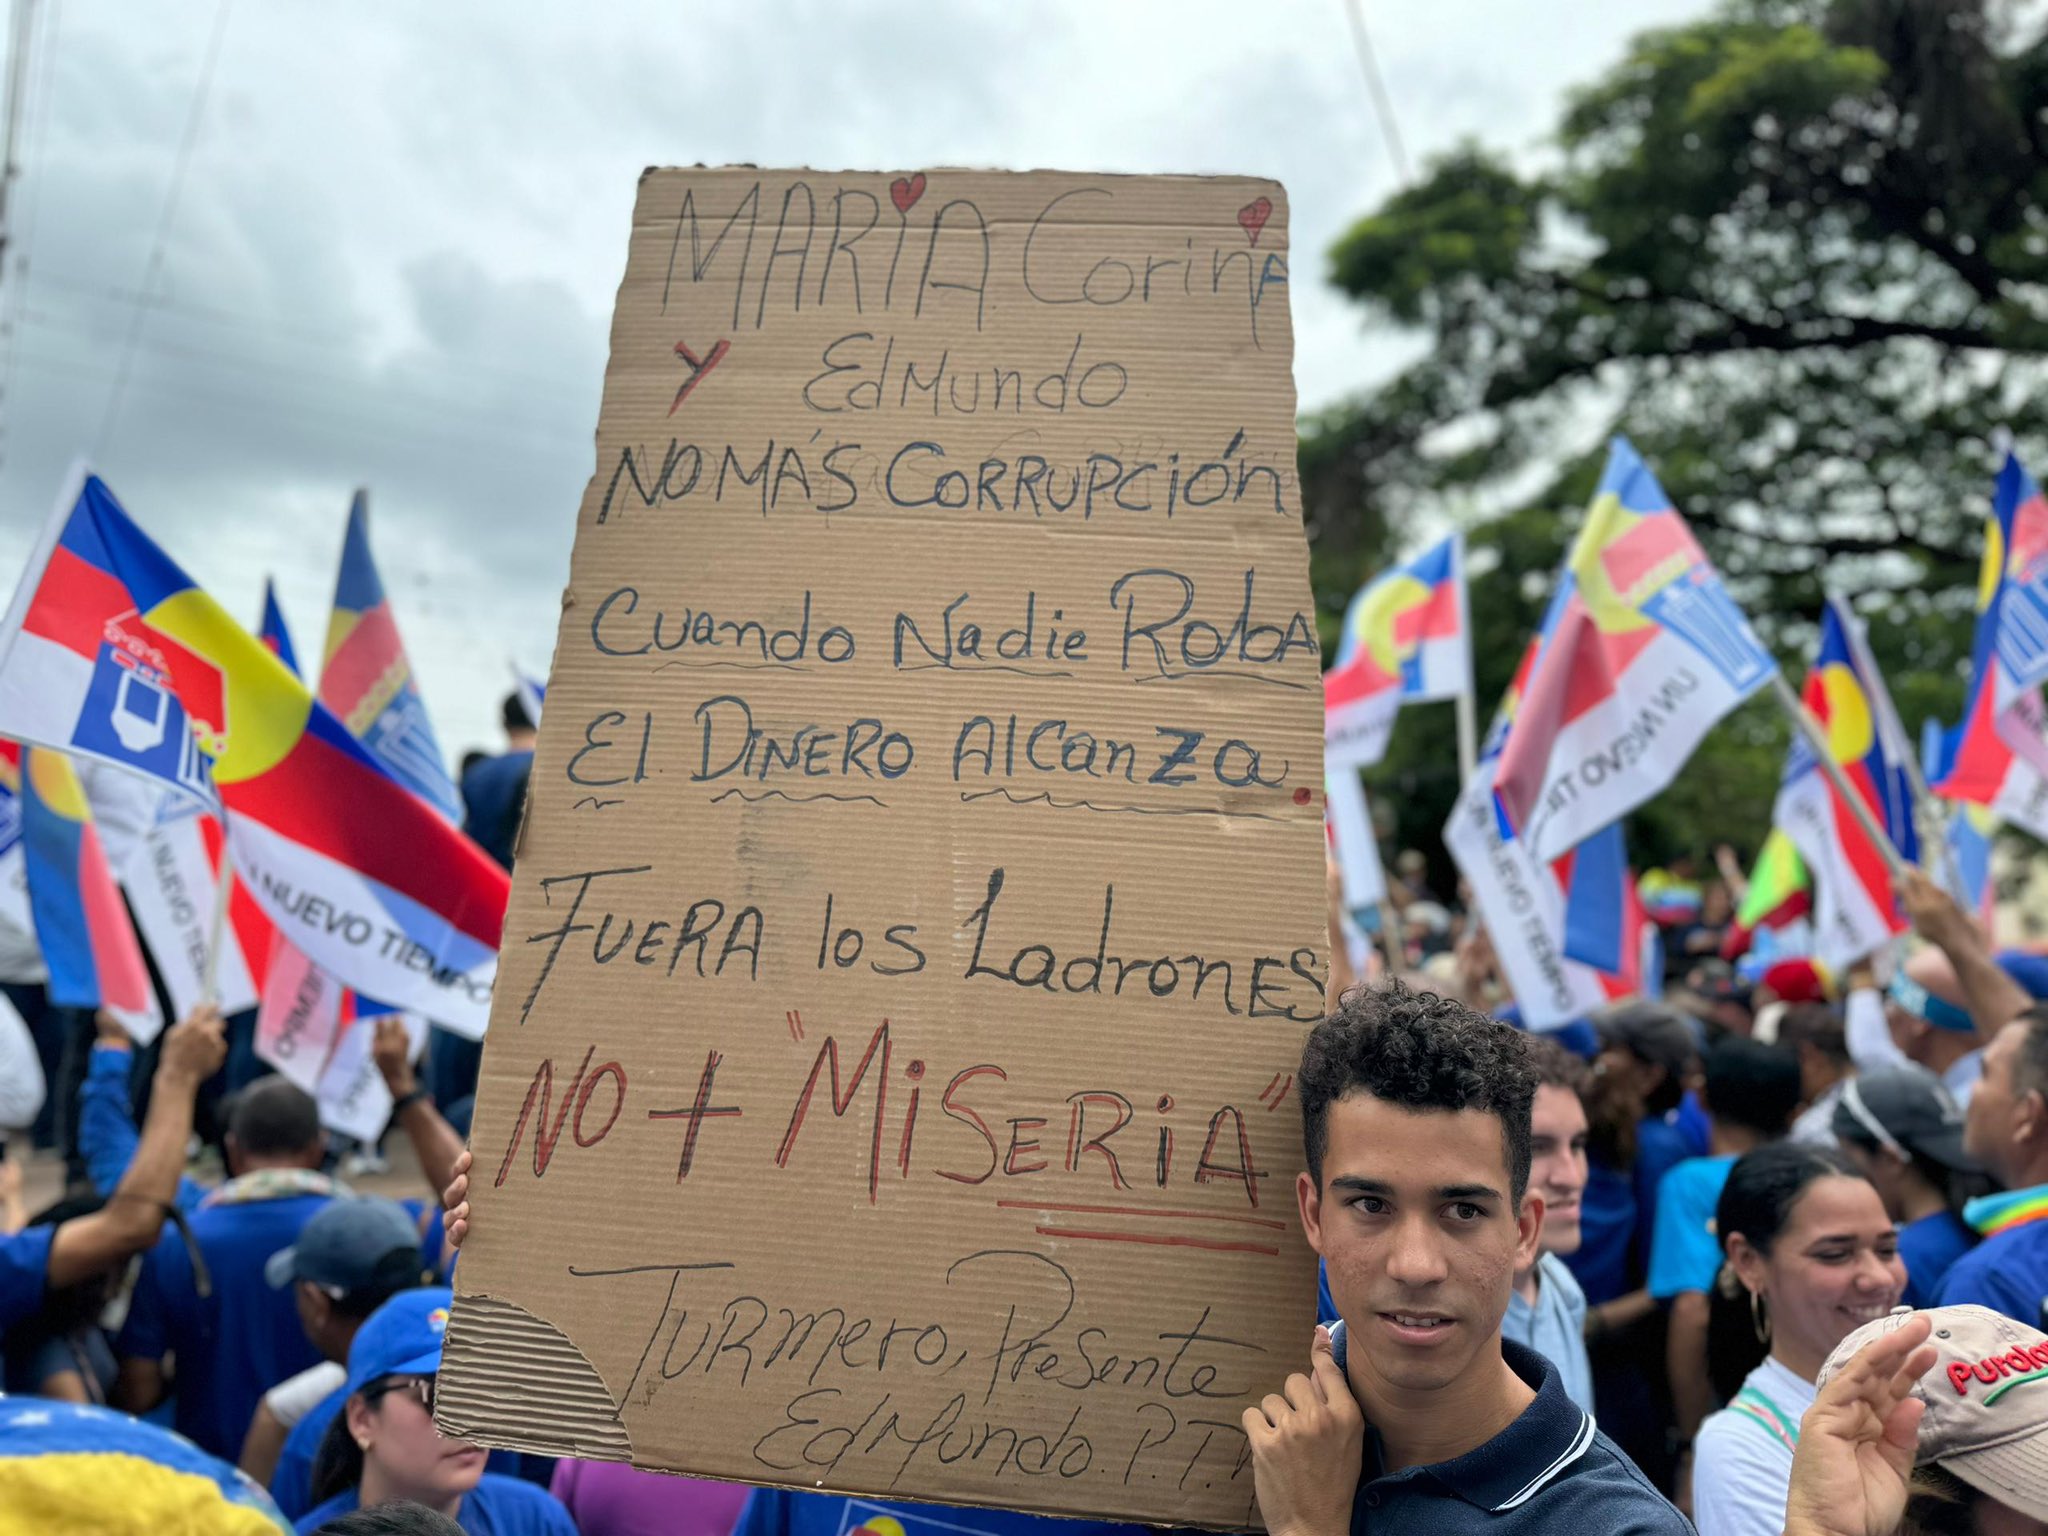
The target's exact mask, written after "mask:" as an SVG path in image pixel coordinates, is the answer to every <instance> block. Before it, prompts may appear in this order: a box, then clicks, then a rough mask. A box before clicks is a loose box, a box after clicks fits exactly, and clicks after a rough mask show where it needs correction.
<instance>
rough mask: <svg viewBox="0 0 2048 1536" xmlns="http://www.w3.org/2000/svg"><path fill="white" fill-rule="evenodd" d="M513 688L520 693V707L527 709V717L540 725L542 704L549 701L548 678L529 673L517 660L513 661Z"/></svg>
mask: <svg viewBox="0 0 2048 1536" xmlns="http://www.w3.org/2000/svg"><path fill="white" fill-rule="evenodd" d="M512 689H513V692H515V693H517V694H518V695H519V707H520V708H521V709H523V710H525V711H526V718H527V719H529V720H531V721H532V722H533V723H534V724H535V725H536V726H537V725H539V724H540V710H541V706H542V705H543V704H545V703H547V701H548V685H547V682H546V680H545V679H543V678H538V677H534V676H532V675H531V674H529V673H527V672H526V671H524V670H523V669H522V668H521V667H520V665H519V663H518V662H516V661H515V662H513V663H512Z"/></svg>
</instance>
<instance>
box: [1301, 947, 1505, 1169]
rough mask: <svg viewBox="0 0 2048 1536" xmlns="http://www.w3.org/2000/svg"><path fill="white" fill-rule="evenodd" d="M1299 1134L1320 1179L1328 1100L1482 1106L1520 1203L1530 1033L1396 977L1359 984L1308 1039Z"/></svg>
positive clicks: (1425, 1106)
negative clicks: (1362, 1096)
mask: <svg viewBox="0 0 2048 1536" xmlns="http://www.w3.org/2000/svg"><path fill="white" fill-rule="evenodd" d="M1296 1081H1297V1082H1298V1083H1299V1084H1300V1091H1301V1116H1302V1126H1301V1135H1302V1143H1303V1151H1304V1152H1305V1153H1306V1154H1307V1157H1308V1171H1309V1177H1310V1178H1312V1179H1314V1180H1315V1181H1316V1187H1317V1188H1319V1189H1320V1188H1321V1187H1322V1182H1323V1153H1324V1151H1325V1150H1326V1149H1327V1148H1328V1146H1329V1111H1330V1106H1331V1105H1332V1104H1333V1103H1335V1102H1336V1101H1337V1100H1338V1099H1341V1098H1343V1097H1344V1096H1345V1095H1346V1094H1349V1093H1353V1092H1364V1093H1369V1094H1371V1095H1372V1096H1373V1097H1374V1098H1376V1099H1379V1100H1380V1101H1382V1102H1383V1103H1387V1104H1396V1105H1399V1106H1400V1107H1401V1108H1403V1109H1443V1110H1453V1111H1455V1110H1461V1109H1477V1110H1481V1111H1483V1112H1484V1113H1486V1114H1489V1115H1494V1116H1497V1117H1498V1118H1499V1120H1500V1123H1501V1139H1502V1141H1503V1143H1504V1144H1505V1147H1506V1150H1507V1163H1508V1182H1509V1188H1510V1193H1511V1196H1512V1198H1513V1199H1514V1201H1515V1203H1516V1204H1517V1205H1519V1204H1520V1203H1521V1200H1522V1195H1523V1192H1524V1191H1525V1190H1527V1189H1528V1187H1529V1110H1530V1106H1531V1105H1532V1104H1533V1103H1534V1102H1535V1099H1536V1082H1537V1072H1536V1068H1535V1066H1534V1064H1533V1063H1532V1062H1531V1060H1530V1053H1529V1037H1528V1036H1527V1035H1525V1034H1523V1033H1522V1032H1521V1031H1520V1030H1518V1029H1516V1028H1514V1026H1512V1025H1509V1024H1502V1023H1500V1022H1499V1021H1497V1020H1494V1019H1489V1018H1487V1017H1485V1016H1484V1015H1483V1014H1477V1013H1474V1012H1473V1011H1472V1010H1471V1009H1469V1008H1467V1007H1466V1006H1465V1005H1464V1004H1463V1003H1458V1002H1453V1001H1452V1000H1451V999H1449V998H1445V997H1438V996H1437V995H1436V994H1435V993H1434V992H1412V991H1410V990H1409V989H1408V988H1407V987H1405V986H1403V985H1402V984H1401V983H1400V982H1398V981H1389V982H1386V983H1383V984H1381V985H1379V986H1377V987H1354V988H1352V990H1351V991H1349V992H1347V993H1345V995H1344V997H1343V998H1342V999H1341V1000H1340V1001H1339V1003H1338V1005H1337V1011H1336V1012H1335V1013H1333V1014H1331V1015H1330V1016H1329V1017H1328V1018H1326V1019H1324V1020H1323V1021H1322V1022H1321V1023H1320V1024H1318V1025H1316V1027H1315V1028H1314V1029H1313V1030H1311V1031H1310V1032H1309V1037H1308V1043H1307V1044H1306V1045H1304V1046H1303V1047H1302V1051H1301V1070H1300V1072H1299V1073H1298V1074H1297V1075H1296Z"/></svg>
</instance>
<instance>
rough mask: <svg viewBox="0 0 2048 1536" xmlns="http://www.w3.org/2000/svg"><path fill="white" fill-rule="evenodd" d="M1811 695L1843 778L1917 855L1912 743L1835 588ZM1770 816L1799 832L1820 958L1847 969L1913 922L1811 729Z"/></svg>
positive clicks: (1797, 744) (1898, 842)
mask: <svg viewBox="0 0 2048 1536" xmlns="http://www.w3.org/2000/svg"><path fill="white" fill-rule="evenodd" d="M1802 697H1803V699H1804V702H1805V704H1806V708H1807V711H1808V712H1809V713H1810V714H1811V715H1812V716H1813V717H1814V719H1815V720H1817V721H1818V722H1819V723H1820V725H1821V727H1822V728H1823V729H1824V731H1825V732H1826V734H1827V741H1828V752H1829V755H1830V756H1832V757H1833V758H1834V760H1835V762H1836V763H1837V764H1838V765H1839V766H1840V768H1841V770H1842V777H1843V778H1844V779H1846V780H1847V781H1848V782H1849V785H1850V787H1851V788H1853V789H1854V790H1855V792H1856V796H1857V798H1858V799H1860V800H1861V801H1862V802H1863V804H1864V806H1865V807H1866V808H1867V809H1868V810H1869V812H1870V814H1871V817H1872V819H1873V820H1875V821H1876V823H1877V824H1878V826H1880V827H1881V828H1883V830H1884V833H1885V835H1886V837H1888V838H1889V839H1890V840H1891V844H1892V846H1893V847H1894V848H1896V849H1897V850H1898V852H1899V856H1900V857H1901V858H1903V859H1906V860H1908V861H1909V862H1910V861H1912V860H1914V859H1916V858H1917V857H1918V856H1919V852H1920V841H1919V835H1918V833H1917V832H1916V831H1915V829H1914V825H1913V788H1912V782H1911V780H1910V779H1908V777H1907V768H1906V760H1905V753H1906V752H1907V751H1909V750H1911V749H1910V747H1909V746H1908V745H1907V744H1906V742H1905V740H1904V736H1905V733H1904V731H1903V730H1902V729H1901V728H1900V727H1899V725H1898V724H1897V721H1898V714H1897V712H1896V711H1895V710H1894V709H1893V707H1892V702H1891V696H1890V694H1889V693H1887V692H1886V690H1885V686H1884V679H1883V678H1882V677H1881V676H1879V675H1878V672H1877V666H1876V663H1875V662H1874V661H1873V660H1872V659H1871V656H1870V648H1869V646H1868V645H1867V644H1866V643H1864V641H1863V634H1862V626H1861V622H1860V621H1859V620H1858V619H1857V617H1856V615H1855V614H1854V613H1852V612H1851V611H1850V610H1849V607H1848V605H1847V604H1846V603H1844V602H1843V601H1842V600H1841V599H1840V598H1836V597H1830V598H1829V599H1828V601H1827V607H1826V609H1825V611H1824V612H1823V614H1822V617H1821V632H1820V650H1819V652H1818V654H1817V655H1816V656H1815V658H1814V663H1813V668H1812V670H1811V671H1809V672H1808V673H1807V674H1806V686H1805V689H1804V692H1803V695H1802ZM1771 819H1772V821H1773V822H1774V823H1775V825H1776V826H1778V827H1779V828H1781V829H1782V830H1783V831H1784V833H1785V835H1786V836H1787V837H1789V838H1790V839H1791V840H1792V845H1793V846H1794V847H1795V848H1797V849H1798V850H1799V857H1800V858H1801V860H1803V861H1804V863H1805V865H1806V868H1807V871H1808V873H1809V874H1810V875H1811V877H1812V880H1813V885H1814V910H1813V919H1814V955H1815V958H1817V959H1818V960H1819V961H1820V962H1821V964H1823V965H1824V966H1826V967H1827V968H1828V969H1829V970H1830V971H1833V972H1835V973H1836V974H1840V973H1841V972H1843V971H1845V970H1847V969H1848V968H1849V967H1850V966H1851V965H1853V964H1855V963H1856V962H1857V961H1859V960H1861V959H1863V958H1864V957H1866V956H1868V955H1871V954H1873V953H1875V952H1876V951H1877V950H1879V949H1881V948H1883V947H1884V946H1885V945H1886V943H1888V942H1889V941H1890V939H1891V938H1892V936H1893V935H1894V934H1899V933H1903V932H1904V931H1905V929H1906V919H1905V916H1904V914H1903V913H1901V912H1900V911H1899V908H1898V902H1897V899H1896V898H1895V897H1894V896H1893V894H1892V881H1891V871H1890V868H1889V866H1888V865H1887V863H1886V861H1885V857H1884V855H1883V853H1882V852H1880V851H1879V849H1878V848H1877V846H1876V845H1875V844H1873V843H1872V842H1871V840H1870V838H1869V837H1868V836H1867V835H1866V834H1865V833H1864V831H1863V828H1862V826H1861V825H1860V824H1859V823H1858V821H1857V819H1856V817H1855V816H1854V814H1853V813H1852V812H1851V810H1850V808H1849V806H1848V805H1847V804H1846V803H1845V802H1844V801H1843V799H1842V796H1841V794H1840V792H1839V791H1837V790H1836V789H1835V787H1834V786H1833V784H1832V783H1830V782H1829V780H1828V777H1827V775H1826V773H1824V772H1823V771H1822V769H1821V766H1820V763H1819V761H1818V759H1816V758H1815V756H1814V754H1813V751H1812V749H1811V748H1809V747H1808V746H1807V744H1806V740H1805V738H1804V737H1803V736H1799V735H1794V737H1793V738H1792V750H1791V756H1790V757H1789V759H1788V760H1787V762H1786V764H1785V776H1784V778H1783V779H1782V780H1781V781H1780V783H1779V786H1778V800H1777V804H1776V806H1775V807H1774V808H1773V810H1772V814H1771Z"/></svg>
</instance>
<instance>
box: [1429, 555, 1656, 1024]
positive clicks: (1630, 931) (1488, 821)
mask: <svg viewBox="0 0 2048 1536" xmlns="http://www.w3.org/2000/svg"><path fill="white" fill-rule="evenodd" d="M1562 585H1563V583H1562V580H1561V579H1560V589H1561V588H1562ZM1553 606H1554V605H1553ZM1538 647H1539V639H1538V638H1532V639H1531V640H1530V641H1529V644H1528V647H1527V649H1526V650H1524V651H1523V653H1522V663H1521V666H1520V667H1519V668H1517V669H1516V673H1515V680H1514V681H1513V682H1512V683H1511V684H1509V686H1508V692H1507V696H1506V698H1504V699H1503V700H1502V701H1501V706H1500V710H1499V712H1498V713H1497V714H1496V716H1495V717H1494V721H1493V724H1492V726H1491V727H1490V728H1489V729H1488V731H1487V734H1486V742H1485V745H1484V746H1483V747H1482V748H1481V751H1480V757H1479V764H1478V767H1477V768H1476V769H1475V770H1474V772H1473V774H1472V777H1471V779H1470V780H1469V781H1467V783H1466V785H1465V788H1464V792H1463V793H1462V794H1460V795H1459V797H1458V803H1457V805H1456V806H1455V807H1454V808H1453V810H1452V812H1451V819H1450V820H1449V822H1447V823H1446V824H1445V826H1444V846H1445V847H1446V848H1448V849H1449V850H1450V853H1451V857H1452V858H1453V859H1455V860H1456V861H1457V865H1458V869H1459V871H1460V872H1461V873H1462V874H1463V875H1464V876H1465V879H1466V881H1467V883H1468V884H1470V886H1471V887H1472V899H1473V900H1474V901H1475V902H1476V903H1477V904H1478V907H1479V911H1480V915H1481V917H1483V918H1484V919H1485V923H1486V933H1487V938H1488V940H1489V941H1490V942H1491V943H1492V946H1493V951H1494V957H1495V959H1496V961H1497V962H1498V963H1499V965H1500V969H1501V974H1502V975H1503V976H1504V977H1505V978H1506V979H1507V984H1508V989H1509V990H1510V991H1511V992H1513V993H1514V996H1515V1001H1516V1003H1517V1004H1518V1005H1519V1006H1520V1008H1521V1010H1522V1021H1523V1022H1524V1023H1525V1024H1527V1025H1528V1026H1529V1027H1530V1028H1532V1029H1549V1028H1555V1027H1557V1026H1559V1025H1563V1024H1569V1023H1571V1022H1572V1021H1573V1020H1574V1019H1582V1018H1584V1017H1585V1016H1586V1015H1588V1014H1590V1013H1593V1012H1595V1011H1597V1010H1598V1009H1600V1008H1602V1007H1604V1006H1606V1005H1607V1004H1608V1003H1610V1002H1613V1001H1614V1000H1616V999H1617V998H1621V997H1626V996H1628V995H1629V994H1631V993H1632V992H1635V991H1636V990H1638V988H1637V987H1636V986H1635V985H1632V984H1631V983H1630V980H1629V977H1628V974H1627V973H1628V971H1629V968H1630V961H1631V959H1632V958H1633V959H1635V963H1636V967H1637V971H1638V973H1639V979H1640V980H1641V982H1642V984H1643V985H1644V986H1648V985H1650V984H1651V983H1652V979H1653V978H1657V979H1661V974H1662V971H1661V966H1660V965H1659V964H1658V963H1656V962H1655V961H1653V960H1649V959H1647V956H1648V955H1649V951H1648V948H1647V946H1648V945H1649V944H1650V943H1651V942H1653V935H1651V934H1648V933H1644V932H1643V931H1642V930H1645V929H1651V928H1653V927H1654V925H1652V924H1649V923H1647V922H1645V921H1644V920H1643V918H1642V913H1641V905H1640V903H1639V902H1637V901H1634V900H1632V899H1631V897H1630V895H1629V894H1628V893H1627V891H1626V890H1622V889H1618V884H1619V882H1617V881H1616V880H1615V879H1613V878H1612V873H1613V871H1614V870H1616V869H1619V870H1622V871H1623V872H1624V875H1625V871H1626V864H1627V860H1626V858H1625V856H1624V855H1623V854H1622V852H1621V850H1620V838H1621V832H1620V824H1619V823H1615V824H1614V827H1613V830H1612V832H1611V833H1605V832H1603V834H1602V836H1603V837H1608V838H1610V839H1611V842H1612V848H1611V850H1610V849H1609V848H1607V847H1600V848H1596V849H1595V851H1594V858H1593V859H1592V860H1591V861H1589V862H1588V864H1587V865H1586V867H1585V868H1584V870H1582V871H1580V870H1578V868H1577V860H1575V859H1574V858H1573V857H1572V856H1571V855H1570V854H1567V856H1566V857H1565V858H1562V859H1552V860H1544V859H1538V858H1536V857H1535V856H1534V855H1532V854H1531V853H1530V852H1529V847H1528V845H1527V844H1526V843H1524V842H1523V841H1522V840H1521V839H1519V838H1517V837H1516V836H1515V835H1514V834H1513V833H1512V832H1511V831H1510V830H1509V829H1508V828H1507V827H1506V826H1504V825H1503V824H1502V821H1501V817H1500V814H1499V811H1498V808H1497V807H1496V805H1495V803H1494V791H1493V784H1494V776H1495V773H1496V771H1497V769H1498V767H1499V762H1500V750H1501V744H1502V743H1503V742H1504V741H1505V740H1506V739H1507V737H1508V733H1509V731H1510V729H1511V727H1512V725H1513V722H1514V718H1515V712H1516V709H1517V707H1518V705H1519V703H1520V700H1521V696H1522V695H1521V690H1522V688H1523V686H1524V685H1525V684H1526V683H1527V681H1528V678H1529V673H1530V670H1531V669H1532V668H1533V667H1534V665H1535V662H1536V656H1537V651H1538ZM1610 855H1611V856H1610ZM1575 872H1576V873H1579V874H1582V875H1583V877H1584V878H1583V880H1575V879H1573V878H1572V877H1573V876H1574V874H1575ZM1628 885H1629V888H1631V889H1632V887H1633V882H1632V881H1631V882H1628ZM1574 892H1576V894H1577V906H1578V912H1577V923H1576V932H1575V933H1574V934H1571V935H1570V937H1571V938H1573V939H1575V940H1576V945H1575V947H1577V948H1579V949H1581V950H1583V951H1584V952H1586V953H1590V954H1593V955H1595V956H1596V958H1597V959H1598V960H1601V961H1607V962H1610V963H1612V964H1613V965H1615V967H1616V971H1615V972H1613V973H1610V972H1606V971H1603V970H1600V969H1598V968H1597V966H1596V965H1592V964H1588V963H1586V962H1585V961H1584V960H1582V959H1578V958H1575V957H1574V956H1573V955H1572V954H1570V953H1569V952H1568V951H1567V943H1568V929H1570V928H1571V927H1572V926H1573V925H1572V924H1571V923H1570V921H1569V918H1570V912H1569V908H1570V907H1571V905H1572V901H1571V898H1572V896H1573V894H1574ZM1637 957H1645V958H1637Z"/></svg>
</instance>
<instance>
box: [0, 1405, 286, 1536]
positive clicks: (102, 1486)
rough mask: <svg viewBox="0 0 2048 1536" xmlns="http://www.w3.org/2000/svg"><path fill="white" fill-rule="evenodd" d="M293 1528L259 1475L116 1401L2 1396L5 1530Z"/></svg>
mask: <svg viewBox="0 0 2048 1536" xmlns="http://www.w3.org/2000/svg"><path fill="white" fill-rule="evenodd" d="M58 1531H90V1532H93V1533H95V1536H179V1533H185V1532H197V1531H204V1532H206V1533H207V1536H289V1533H290V1531H291V1523H290V1522H289V1521H287V1520H286V1519H285V1518H284V1516H283V1515H281V1514H279V1513H278V1509H277V1506H276V1505H275V1504H274V1503H272V1502H271V1499H270V1495H269V1494H267V1493H265V1492H264V1491H263V1489H262V1488H261V1487H259V1486H258V1485H257V1484H256V1483H255V1482H254V1481H253V1480H252V1479H250V1478H249V1477H247V1476H245V1475H244V1474H243V1473H241V1472H240V1471H238V1470H237V1469H235V1468H234V1467H231V1466H229V1465H228V1464H227V1463H226V1462H224V1461H220V1460H217V1459H216V1458H214V1457H212V1456H209V1455H207V1454H206V1453H205V1452H204V1451H202V1450H200V1449H199V1447H198V1446H196V1445H194V1444H193V1443H192V1442H191V1441H189V1440H187V1439H185V1438H184V1437H183V1436H180V1435H174V1434H172V1433H171V1432H170V1431H169V1430H167V1429H160V1428H158V1427H157V1426H156V1425H154V1424H145V1423H143V1422H142V1421H141V1420H139V1419H131V1418H129V1417H128V1415H127V1414H125V1413H116V1412H115V1411H114V1410H113V1409H111V1408H98V1407H91V1406H88V1405H86V1404H83V1403H60V1402H55V1401H53V1400H51V1399H48V1398H41V1397H9V1398H0V1536H30V1533H35V1536H46V1533H50V1532H58Z"/></svg>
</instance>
